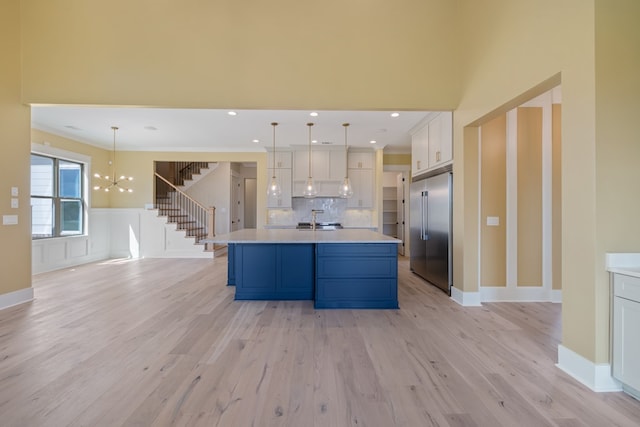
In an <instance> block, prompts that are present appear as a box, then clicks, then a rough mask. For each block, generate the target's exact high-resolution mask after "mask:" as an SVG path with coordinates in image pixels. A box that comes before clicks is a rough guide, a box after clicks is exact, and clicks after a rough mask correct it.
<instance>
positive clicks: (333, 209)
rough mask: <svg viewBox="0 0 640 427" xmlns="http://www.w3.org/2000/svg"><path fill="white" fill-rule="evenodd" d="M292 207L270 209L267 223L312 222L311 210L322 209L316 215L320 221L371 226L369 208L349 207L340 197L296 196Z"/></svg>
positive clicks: (292, 223) (290, 223)
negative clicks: (308, 197) (310, 197)
mask: <svg viewBox="0 0 640 427" xmlns="http://www.w3.org/2000/svg"><path fill="white" fill-rule="evenodd" d="M291 201H292V208H291V209H269V210H268V212H269V214H268V217H267V224H269V225H296V224H298V223H299V222H311V210H312V209H320V210H323V211H324V212H323V213H319V214H317V216H316V219H317V221H318V222H339V223H341V224H342V225H343V226H347V227H349V226H351V227H354V226H362V227H371V226H373V225H372V212H371V210H368V209H347V200H346V199H342V198H339V197H316V198H313V199H305V198H304V197H294V198H293V199H292V200H291Z"/></svg>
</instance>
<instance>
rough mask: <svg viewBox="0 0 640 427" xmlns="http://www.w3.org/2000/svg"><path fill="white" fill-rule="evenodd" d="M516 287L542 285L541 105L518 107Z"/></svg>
mask: <svg viewBox="0 0 640 427" xmlns="http://www.w3.org/2000/svg"><path fill="white" fill-rule="evenodd" d="M517 111H518V137H517V146H518V148H517V151H518V213H517V216H518V286H542V108H538V107H526V108H523V107H520V108H518V110H517Z"/></svg>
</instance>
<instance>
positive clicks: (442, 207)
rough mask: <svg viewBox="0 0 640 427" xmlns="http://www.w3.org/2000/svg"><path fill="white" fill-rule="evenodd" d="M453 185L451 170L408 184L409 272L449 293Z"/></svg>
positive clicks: (451, 264)
mask: <svg viewBox="0 0 640 427" xmlns="http://www.w3.org/2000/svg"><path fill="white" fill-rule="evenodd" d="M452 184H453V175H452V173H451V170H450V169H445V170H444V171H441V173H439V174H437V175H434V176H429V177H426V178H422V179H418V180H415V179H414V180H413V181H412V183H411V206H410V215H411V217H410V219H409V220H410V222H411V227H410V238H411V241H410V245H411V258H410V267H411V271H413V272H414V273H416V274H417V275H419V276H421V277H422V278H424V279H425V280H427V281H428V282H430V283H432V284H434V285H435V286H437V287H439V288H440V289H442V290H443V291H445V292H446V293H447V294H449V295H451V285H452V283H453V274H452V271H453V262H452V250H453V244H452V218H451V213H452V207H453V203H452Z"/></svg>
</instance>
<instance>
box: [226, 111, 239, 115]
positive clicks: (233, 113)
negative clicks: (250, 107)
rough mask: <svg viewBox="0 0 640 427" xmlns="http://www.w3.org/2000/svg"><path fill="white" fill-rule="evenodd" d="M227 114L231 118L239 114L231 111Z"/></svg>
mask: <svg viewBox="0 0 640 427" xmlns="http://www.w3.org/2000/svg"><path fill="white" fill-rule="evenodd" d="M227 114H228V115H230V116H235V115H236V114H238V113H236V112H235V111H229V112H228V113H227Z"/></svg>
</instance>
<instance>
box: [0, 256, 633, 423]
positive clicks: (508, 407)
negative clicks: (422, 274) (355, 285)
mask: <svg viewBox="0 0 640 427" xmlns="http://www.w3.org/2000/svg"><path fill="white" fill-rule="evenodd" d="M399 271H400V280H399V294H400V295H399V296H400V307H401V308H400V310H388V311H384V310H382V311H372V310H318V311H316V310H314V309H313V306H312V303H311V302H309V301H304V302H261V301H256V302H236V301H234V300H233V288H232V287H227V286H225V283H226V258H219V259H216V260H201V259H194V260H184V259H182V260H164V259H162V260H161V259H143V260H132V261H127V260H121V261H117V260H114V261H108V262H101V263H96V264H90V265H85V266H80V267H77V268H73V269H67V270H64V271H59V272H53V273H47V274H42V275H38V276H35V277H34V282H33V286H34V288H35V295H36V300H35V301H33V302H31V303H28V304H23V305H21V306H19V307H14V308H10V309H7V310H4V311H2V312H0V425H2V426H20V427H23V426H27V427H31V426H48V427H49V426H53V427H57V426H68V425H70V426H120V425H124V426H147V425H154V426H281V425H283V426H284V425H286V426H296V427H297V426H301V427H302V426H411V427H413V426H432V425H433V426H436V425H437V426H492V427H495V426H560V427H569V426H585V425H586V426H614V425H617V426H638V425H640V402H638V401H636V400H634V399H632V398H631V397H629V396H627V395H625V394H623V393H601V394H597V393H593V392H591V391H590V390H588V389H587V388H586V387H584V386H582V385H580V384H579V383H577V382H576V381H575V380H573V379H572V378H570V377H569V376H567V375H566V374H564V373H563V372H562V371H560V370H559V369H558V368H556V367H555V366H554V363H555V362H556V353H557V345H558V343H559V340H560V330H561V325H560V309H561V307H560V305H557V304H551V303H528V304H517V303H493V304H485V305H484V306H483V307H469V308H465V307H461V306H459V305H457V304H456V303H454V302H452V301H451V300H450V299H449V298H448V297H447V296H446V295H445V294H444V293H442V292H441V291H440V290H438V289H436V288H434V287H432V286H430V285H428V284H426V283H425V282H423V281H422V280H421V279H419V278H417V277H416V276H414V275H412V274H411V273H410V272H409V271H408V263H407V261H406V259H402V260H401V261H400V268H399Z"/></svg>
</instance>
